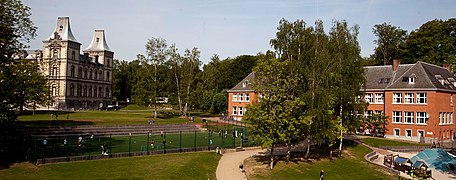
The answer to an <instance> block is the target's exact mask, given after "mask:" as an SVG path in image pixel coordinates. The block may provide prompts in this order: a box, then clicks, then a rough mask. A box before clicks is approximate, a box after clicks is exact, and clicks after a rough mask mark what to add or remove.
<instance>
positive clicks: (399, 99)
mask: <svg viewBox="0 0 456 180" xmlns="http://www.w3.org/2000/svg"><path fill="white" fill-rule="evenodd" d="M401 103H402V93H394V94H393V104H401Z"/></svg>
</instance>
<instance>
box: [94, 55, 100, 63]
mask: <svg viewBox="0 0 456 180" xmlns="http://www.w3.org/2000/svg"><path fill="white" fill-rule="evenodd" d="M95 63H99V62H98V55H96V56H95Z"/></svg>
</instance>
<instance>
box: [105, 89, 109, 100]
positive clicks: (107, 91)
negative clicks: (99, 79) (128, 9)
mask: <svg viewBox="0 0 456 180" xmlns="http://www.w3.org/2000/svg"><path fill="white" fill-rule="evenodd" d="M105 93H106V94H105V97H106V98H108V97H109V88H106V92H105Z"/></svg>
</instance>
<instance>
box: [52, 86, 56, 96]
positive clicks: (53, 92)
mask: <svg viewBox="0 0 456 180" xmlns="http://www.w3.org/2000/svg"><path fill="white" fill-rule="evenodd" d="M52 96H57V87H56V86H55V84H53V85H52Z"/></svg>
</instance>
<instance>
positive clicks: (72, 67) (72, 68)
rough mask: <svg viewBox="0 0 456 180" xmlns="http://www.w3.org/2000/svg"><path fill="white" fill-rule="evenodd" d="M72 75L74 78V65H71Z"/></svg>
mask: <svg viewBox="0 0 456 180" xmlns="http://www.w3.org/2000/svg"><path fill="white" fill-rule="evenodd" d="M70 76H71V77H73V78H74V66H73V65H71V72H70Z"/></svg>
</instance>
